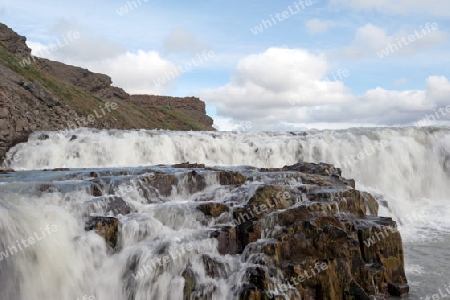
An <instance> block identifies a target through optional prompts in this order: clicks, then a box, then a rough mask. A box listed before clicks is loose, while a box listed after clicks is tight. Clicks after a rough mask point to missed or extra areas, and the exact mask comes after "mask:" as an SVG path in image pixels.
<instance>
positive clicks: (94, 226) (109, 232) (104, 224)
mask: <svg viewBox="0 0 450 300" xmlns="http://www.w3.org/2000/svg"><path fill="white" fill-rule="evenodd" d="M84 229H85V230H86V231H89V230H95V231H96V232H97V234H98V235H100V236H101V237H103V238H104V239H105V241H106V243H107V244H108V245H109V246H110V247H111V248H113V249H115V248H116V246H117V243H118V239H119V220H118V219H117V218H114V217H98V216H96V217H90V218H89V220H88V221H86V224H85V227H84Z"/></svg>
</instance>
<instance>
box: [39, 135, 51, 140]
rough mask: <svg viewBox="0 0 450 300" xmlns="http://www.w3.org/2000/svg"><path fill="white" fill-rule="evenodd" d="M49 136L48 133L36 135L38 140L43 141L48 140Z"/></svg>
mask: <svg viewBox="0 0 450 300" xmlns="http://www.w3.org/2000/svg"><path fill="white" fill-rule="evenodd" d="M49 138H50V136H49V135H48V134H41V135H40V136H39V137H38V140H40V141H45V140H48V139H49Z"/></svg>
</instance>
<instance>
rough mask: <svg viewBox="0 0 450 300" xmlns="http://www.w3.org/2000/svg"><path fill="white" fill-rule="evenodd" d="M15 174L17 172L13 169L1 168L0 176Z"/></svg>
mask: <svg viewBox="0 0 450 300" xmlns="http://www.w3.org/2000/svg"><path fill="white" fill-rule="evenodd" d="M13 172H15V171H14V170H13V169H11V168H0V174H9V173H13Z"/></svg>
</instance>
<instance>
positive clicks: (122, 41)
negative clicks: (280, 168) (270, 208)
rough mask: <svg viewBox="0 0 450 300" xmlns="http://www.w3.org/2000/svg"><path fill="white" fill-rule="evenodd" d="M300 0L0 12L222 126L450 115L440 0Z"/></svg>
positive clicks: (63, 54)
mask: <svg viewBox="0 0 450 300" xmlns="http://www.w3.org/2000/svg"><path fill="white" fill-rule="evenodd" d="M308 1H309V0H304V1H285V0H282V1H267V0H258V1H253V0H249V1H245V2H243V1H235V0H229V1H195V3H191V2H188V1H167V0H166V1H156V0H148V1H145V0H134V1H115V0H113V1H95V3H93V1H86V0H79V1H65V2H62V1H60V2H54V1H47V0H42V1H39V4H37V3H35V2H32V1H31V0H30V1H29V0H19V1H17V0H14V1H12V0H4V1H2V3H3V4H0V21H1V22H2V23H5V24H6V25H8V26H9V27H11V28H13V29H14V30H15V31H16V32H18V33H19V34H21V35H25V36H26V37H27V39H28V43H29V46H30V47H31V48H32V49H33V53H34V54H35V55H37V56H42V57H47V58H50V59H54V60H59V61H63V62H65V63H69V64H74V65H78V66H82V67H86V68H89V69H91V70H93V71H96V72H102V73H106V74H108V75H110V76H111V77H112V79H113V82H114V84H115V85H117V86H120V87H123V88H124V89H125V90H126V91H127V92H130V93H148V94H165V95H173V96H198V97H200V98H201V99H202V100H204V101H205V102H206V103H207V107H208V112H209V113H210V114H211V115H212V116H213V118H214V119H215V124H216V127H217V128H219V129H222V130H228V129H239V126H240V125H239V124H242V122H252V124H253V126H252V130H293V129H300V128H305V127H306V128H344V127H350V126H361V125H364V126H383V125H389V126H391V125H407V124H415V122H418V121H420V120H423V119H424V118H428V119H430V114H431V113H435V111H434V109H436V111H438V110H439V108H444V110H441V113H438V114H437V115H435V119H436V120H437V121H445V120H450V112H449V113H448V114H447V113H446V111H445V108H446V106H447V105H450V83H449V78H450V74H449V70H450V68H449V67H450V55H449V54H448V49H449V48H450V47H449V46H450V44H449V30H450V27H449V26H450V22H449V19H450V14H448V13H447V12H448V11H450V1H444V0H429V1H418V0H396V1H393V0H390V1H388V0H327V1H322V0H317V1H314V0H311V1H309V2H308ZM134 3H135V4H134ZM283 12H285V13H284V15H283ZM293 12H294V13H295V14H293ZM276 14H279V15H278V17H277V16H276ZM271 17H273V19H274V20H275V21H276V24H275V22H273V20H271ZM280 19H281V20H282V21H280ZM263 20H265V21H266V22H265V23H266V26H267V28H265V27H264V25H262V26H263V27H260V28H262V29H263V30H262V32H259V33H258V34H254V32H255V30H256V29H255V27H256V26H261V24H262V23H261V22H262V21H263ZM268 21H271V22H272V26H269V25H268V24H269V23H268ZM427 24H428V25H427ZM74 32H77V33H78V34H79V38H78V39H73V38H72V40H70V38H69V36H70V33H72V37H73V33H74ZM411 35H413V37H411ZM409 36H410V38H411V41H408V37H409ZM414 36H415V37H414ZM64 38H66V40H67V41H68V42H67V44H64V43H62V42H61V41H63V40H64ZM402 38H404V40H402ZM58 40H59V41H60V44H64V46H63V47H57V49H56V50H55V51H44V50H43V49H44V48H45V47H49V45H51V44H54V43H55V41H58ZM389 45H390V48H389ZM382 49H385V54H382V53H381V52H380V51H381V50H382ZM208 53H209V54H213V55H208ZM380 55H381V56H384V57H383V58H380ZM199 57H203V59H202V60H200V59H199ZM206 58H207V59H206ZM187 63H191V64H193V65H191V68H190V70H185V69H186V64H187ZM179 65H181V66H182V67H183V71H180V69H178V70H179V71H178V73H175V71H174V70H175V69H176V68H177V67H178V66H179ZM343 73H345V74H347V76H343V75H342V74H343ZM171 74H172V75H171ZM338 74H341V75H338ZM333 75H336V77H335V78H333ZM175 77H176V78H175ZM327 78H328V79H329V81H328V80H327ZM158 82H159V84H158ZM449 110H450V108H449ZM444 112H445V113H446V114H445V115H444ZM427 115H428V117H427ZM430 120H432V119H430Z"/></svg>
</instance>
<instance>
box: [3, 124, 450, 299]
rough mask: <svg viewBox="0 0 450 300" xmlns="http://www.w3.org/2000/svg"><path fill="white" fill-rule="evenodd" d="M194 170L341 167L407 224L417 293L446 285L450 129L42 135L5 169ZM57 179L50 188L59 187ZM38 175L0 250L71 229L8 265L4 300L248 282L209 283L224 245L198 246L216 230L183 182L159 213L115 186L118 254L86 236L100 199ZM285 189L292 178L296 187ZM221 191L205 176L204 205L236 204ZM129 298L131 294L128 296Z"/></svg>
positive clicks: (15, 152)
mask: <svg viewBox="0 0 450 300" xmlns="http://www.w3.org/2000/svg"><path fill="white" fill-rule="evenodd" d="M43 134H45V135H48V139H45V138H43V137H44V136H43ZM185 161H190V162H191V163H193V162H198V163H205V164H206V165H209V166H215V165H220V166H242V165H251V166H256V167H282V166H284V165H289V164H294V163H297V162H299V161H309V162H327V163H333V164H335V165H336V166H338V167H341V168H342V171H343V176H344V177H347V178H354V179H356V181H357V182H358V186H357V188H360V189H364V190H368V191H370V192H372V193H374V194H375V195H378V196H377V198H378V200H379V201H380V203H382V204H386V206H387V207H381V208H380V215H383V216H392V217H393V218H394V219H396V220H397V221H398V223H399V225H401V226H400V231H401V233H402V237H403V240H404V242H405V253H406V255H407V257H406V262H407V265H406V271H407V274H408V276H410V277H411V278H412V279H413V280H412V282H413V284H412V287H413V289H415V291H416V292H417V293H420V289H421V288H422V287H421V284H422V285H423V276H425V275H424V274H426V276H431V277H433V276H434V277H433V278H439V276H442V274H441V273H442V272H444V269H442V268H440V266H434V269H433V263H435V264H441V263H442V262H445V259H446V257H445V254H440V253H445V251H444V252H442V251H441V250H442V248H443V247H446V246H445V245H446V243H448V235H449V234H450V219H449V218H448V217H447V216H448V215H449V213H450V201H449V195H450V185H449V184H448V183H449V179H450V130H449V129H448V128H378V129H377V128H371V129H368V128H359V129H358V128H357V129H350V130H340V131H310V132H277V133H273V132H249V133H218V132H168V131H145V130H140V131H114V130H112V131H105V130H104V131H98V130H91V129H77V130H75V131H72V132H66V133H64V132H45V133H33V134H32V135H31V137H30V139H29V141H28V142H27V143H24V144H19V145H16V146H15V147H14V148H12V149H11V150H10V151H9V152H8V153H7V155H6V162H5V164H6V165H7V166H9V167H11V168H14V169H16V170H39V169H48V168H56V167H69V168H100V167H101V168H103V167H133V166H144V165H147V166H148V165H157V164H174V163H181V162H185ZM41 173H43V172H41ZM41 173H39V172H37V173H36V176H37V177H36V179H35V180H38V178H40V177H39V176H44V175H42V174H41ZM18 176H21V175H18ZM45 176H47V177H48V176H50V177H51V176H52V175H45ZM50 177H49V178H47V179H46V180H47V181H49V182H51V181H52V180H57V178H53V179H50ZM30 178H32V177H26V178H25V180H24V181H21V182H19V181H18V182H14V180H11V182H8V183H7V184H2V185H1V189H0V221H1V223H0V232H1V234H2V236H3V238H2V240H1V242H2V244H1V245H0V247H1V249H6V247H8V246H10V245H13V243H14V241H15V240H18V239H21V238H27V237H29V236H31V235H32V234H33V232H34V231H36V230H37V229H36V228H41V227H43V226H46V225H47V224H56V225H57V226H58V228H63V229H61V230H60V231H58V232H56V233H54V235H52V236H49V237H47V238H46V239H45V240H44V241H42V242H40V243H39V244H36V245H34V246H36V247H32V249H31V247H30V249H27V251H22V252H20V253H18V254H17V255H13V256H12V257H10V258H8V259H4V260H2V261H0V266H1V267H0V270H1V271H2V272H7V273H8V274H14V275H10V276H9V277H8V276H6V277H5V274H2V278H7V279H6V280H5V281H4V282H0V291H1V292H0V299H63V300H65V299H67V300H69V299H70V300H73V299H77V298H80V299H82V297H83V296H84V295H95V296H96V297H97V298H96V299H97V300H98V299H108V300H109V299H117V300H119V299H123V295H126V296H127V297H135V298H134V299H142V300H143V299H179V295H181V294H182V292H183V291H182V290H183V286H184V283H183V278H182V277H181V276H180V274H181V272H182V271H183V268H184V267H185V266H186V264H187V263H188V262H189V263H190V264H191V266H192V269H193V270H194V271H195V272H196V273H197V274H198V276H199V277H198V280H199V283H200V284H202V285H203V286H204V287H205V290H208V288H212V287H213V286H214V289H215V290H216V292H215V293H214V295H216V296H215V298H213V299H229V298H230V297H231V296H230V295H231V294H232V292H233V291H232V289H231V286H239V282H240V277H239V276H243V275H242V274H241V275H239V274H238V273H237V274H236V275H235V276H234V277H232V278H230V279H229V280H228V281H227V282H226V281H225V280H223V279H217V280H215V281H214V282H211V279H208V277H207V276H206V275H205V274H204V266H203V262H202V261H201V260H200V259H199V254H200V253H208V254H209V255H210V256H212V257H218V259H219V258H220V256H219V255H218V254H217V245H216V244H215V243H216V240H215V239H208V238H204V239H203V238H202V239H199V237H201V236H203V235H204V230H205V229H207V228H208V226H211V225H214V224H205V223H203V220H202V219H201V216H200V215H199V214H198V212H196V211H195V210H194V209H192V210H191V209H190V208H189V207H190V206H189V203H191V202H192V199H190V198H189V197H186V196H187V193H186V191H185V190H183V188H184V186H185V185H183V184H180V185H179V186H177V187H175V189H174V194H173V195H172V197H171V198H170V200H167V199H166V200H165V201H166V202H161V203H158V204H148V202H147V200H146V199H145V197H143V192H142V190H140V188H139V183H138V181H137V180H135V179H132V180H130V181H127V182H125V183H123V184H120V185H118V186H117V187H115V188H114V194H115V195H118V196H121V197H123V198H124V199H125V200H126V202H127V203H129V204H130V205H131V206H132V207H133V209H134V210H135V212H134V213H132V214H130V215H126V216H120V217H119V219H120V222H121V224H122V226H121V236H122V239H121V242H122V244H121V247H122V251H121V252H120V253H119V254H116V255H112V256H111V255H110V254H109V253H108V249H107V248H106V247H105V245H104V242H103V240H102V239H101V238H100V237H98V236H97V235H95V234H93V233H89V232H88V233H86V232H85V231H84V224H82V222H81V221H80V219H81V217H82V214H83V212H82V209H81V207H82V206H83V203H84V202H86V201H89V200H91V198H92V196H91V195H90V194H89V193H88V192H87V191H86V189H85V188H83V187H82V186H80V188H79V189H78V190H77V191H72V192H69V193H64V194H62V193H61V192H57V191H56V192H54V193H48V194H41V193H38V192H37V190H36V188H32V186H33V184H34V183H33V181H32V180H30ZM16 180H18V179H17V178H16ZM77 180H78V179H77V178H74V181H73V182H72V183H71V184H75V185H76V184H77V182H79V180H78V181H77ZM278 180H284V181H285V182H288V181H289V179H288V178H286V179H283V178H280V179H278ZM66 184H70V183H67V182H66ZM216 185H217V178H216V177H214V176H209V177H208V176H207V186H208V187H207V189H206V190H205V191H204V193H205V197H208V198H210V199H217V200H218V201H219V200H220V201H222V200H223V199H226V198H227V197H230V191H227V190H225V189H218V188H217V187H216ZM247 188H248V190H247V191H246V192H247V193H251V191H252V188H253V187H252V186H249V187H247ZM18 191H20V192H18ZM74 241H75V244H76V247H74ZM189 242H191V243H193V245H194V250H193V251H191V252H189V253H187V254H186V255H184V256H183V258H182V259H179V260H176V259H174V260H172V261H171V262H170V263H168V264H167V265H164V270H165V272H159V271H158V272H159V273H158V272H149V273H148V274H147V273H146V274H144V275H143V276H142V277H140V278H139V279H138V280H132V279H131V278H132V276H133V274H135V273H133V274H130V271H129V270H130V268H131V267H133V268H134V272H137V270H139V268H142V267H143V266H145V265H148V263H149V262H151V259H152V258H154V257H155V256H158V255H160V254H158V253H161V251H162V252H164V251H163V250H162V249H165V250H167V249H177V248H179V247H181V246H182V245H183V244H186V243H189ZM427 245H431V247H433V246H434V245H436V248H435V249H438V250H439V251H436V253H435V256H436V257H434V258H433V259H434V260H433V259H432V258H431V257H428V256H429V255H428V254H429V253H430V252H429V251H431V250H430V249H427V248H426V247H427ZM1 249H0V250H1ZM145 249H150V250H145ZM427 253H428V254H427ZM224 264H225V266H226V268H228V269H230V270H232V269H233V270H238V269H240V268H241V267H242V265H241V264H242V262H240V261H239V260H237V259H235V258H231V257H228V258H227V260H225V261H224ZM133 268H131V269H133ZM161 270H162V269H161ZM433 270H435V271H433ZM202 272H203V273H202ZM433 272H435V273H436V274H434V273H433ZM155 274H160V275H161V276H156V275H155ZM202 274H203V275H202ZM439 274H440V275H439ZM444 275H445V274H444ZM421 276H422V277H421ZM431 277H430V278H431ZM18 278H20V279H18ZM11 280H21V285H20V286H21V288H20V290H17V289H15V288H11V287H14V286H17V285H14V284H12V283H11ZM149 284H151V286H152V287H151V288H149ZM430 290H431V289H430ZM131 291H134V292H133V293H134V294H129V293H131ZM127 293H128V294H127ZM19 295H20V296H19ZM19 297H20V298H19Z"/></svg>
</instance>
